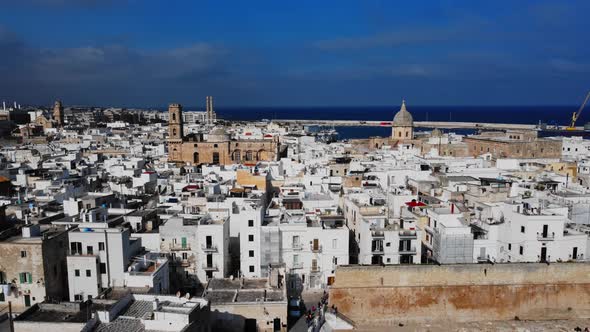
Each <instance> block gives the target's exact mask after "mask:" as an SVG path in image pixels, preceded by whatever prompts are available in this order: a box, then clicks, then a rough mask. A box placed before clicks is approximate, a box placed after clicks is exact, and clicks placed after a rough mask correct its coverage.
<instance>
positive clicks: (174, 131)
mask: <svg viewBox="0 0 590 332" xmlns="http://www.w3.org/2000/svg"><path fill="white" fill-rule="evenodd" d="M172 136H176V128H172Z"/></svg>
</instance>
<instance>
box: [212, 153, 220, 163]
mask: <svg viewBox="0 0 590 332" xmlns="http://www.w3.org/2000/svg"><path fill="white" fill-rule="evenodd" d="M213 164H219V152H213Z"/></svg>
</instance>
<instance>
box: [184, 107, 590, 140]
mask: <svg viewBox="0 0 590 332" xmlns="http://www.w3.org/2000/svg"><path fill="white" fill-rule="evenodd" d="M185 110H187V111H190V110H191V108H185ZM192 110H194V109H192ZM398 110H399V107H389V106H370V107H369V106H366V107H363V106H342V107H336V106H332V107H216V108H215V111H216V112H217V117H218V118H220V119H225V120H234V121H236V120H237V121H240V120H241V121H253V120H262V119H268V120H272V119H311V120H313V119H317V120H359V121H363V120H377V121H391V120H392V119H393V116H394V115H395V113H396V112H397V111H398ZM577 110H578V106H414V107H411V106H410V107H408V111H409V112H410V113H412V116H413V117H414V121H465V122H490V123H518V124H539V123H545V124H548V125H550V126H553V125H569V124H570V121H571V116H572V113H573V112H576V111H577ZM589 111H590V110H589ZM586 118H587V119H590V116H588V117H586ZM585 123H586V121H585V117H584V113H582V114H581V116H580V118H579V119H578V121H577V123H576V125H577V126H583V125H584V124H585ZM334 129H336V130H337V131H338V133H339V137H340V139H352V138H367V137H370V136H388V135H390V134H391V128H388V127H335V128H334ZM418 130H420V129H418ZM453 131H454V132H457V130H453ZM467 132H468V131H463V133H467ZM556 135H568V136H570V135H574V134H573V133H569V132H568V133H564V132H560V133H559V134H556V133H555V132H553V133H551V132H550V133H544V134H543V135H542V136H556ZM575 135H584V136H585V134H582V133H578V134H575Z"/></svg>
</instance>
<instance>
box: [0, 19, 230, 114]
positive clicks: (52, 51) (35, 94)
mask: <svg viewBox="0 0 590 332" xmlns="http://www.w3.org/2000/svg"><path fill="white" fill-rule="evenodd" d="M0 49H2V52H0V74H1V75H2V77H4V78H5V79H3V80H0V93H2V94H4V95H3V96H2V95H0V98H2V97H3V98H8V99H10V98H13V99H21V100H22V99H26V100H27V101H29V102H34V103H48V101H50V100H52V99H55V98H62V99H70V102H73V103H84V104H91V103H95V104H100V103H104V102H108V103H122V104H128V103H129V101H130V100H135V101H136V102H141V103H146V104H150V103H161V102H162V100H166V99H165V98H166V96H168V98H179V99H186V98H187V97H188V96H191V97H192V96H194V95H198V94H203V95H205V94H207V92H208V87H210V88H215V86H216V85H217V86H221V87H222V88H227V87H231V86H233V85H237V84H239V83H236V82H235V81H236V80H239V78H238V77H235V76H233V74H232V73H231V72H230V71H229V70H228V69H227V66H228V61H229V51H228V50H226V49H225V48H223V47H221V46H217V45H212V44H208V43H194V44H191V45H187V46H184V47H177V48H171V49H165V50H155V51H145V50H137V49H133V48H129V47H127V46H125V45H107V46H87V47H76V48H62V49H59V48H49V49H47V48H45V49H42V48H36V47H33V46H31V45H27V44H26V43H24V42H23V41H22V40H19V39H18V37H17V36H16V35H15V34H13V33H11V32H10V31H9V30H7V29H6V28H1V29H0ZM192 104H193V105H194V104H197V102H196V101H194V102H193V103H192Z"/></svg>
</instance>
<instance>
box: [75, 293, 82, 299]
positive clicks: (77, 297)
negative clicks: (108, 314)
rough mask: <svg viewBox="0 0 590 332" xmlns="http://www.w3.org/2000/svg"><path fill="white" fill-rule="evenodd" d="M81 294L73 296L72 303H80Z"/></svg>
mask: <svg viewBox="0 0 590 332" xmlns="http://www.w3.org/2000/svg"><path fill="white" fill-rule="evenodd" d="M82 299H83V298H82V294H76V295H74V301H82Z"/></svg>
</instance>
